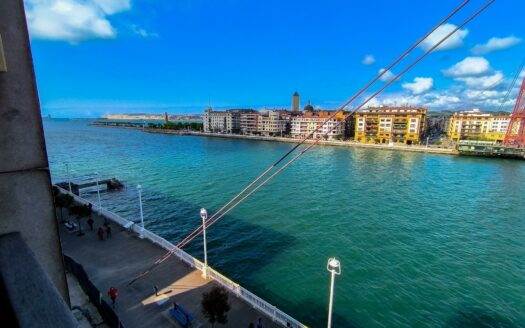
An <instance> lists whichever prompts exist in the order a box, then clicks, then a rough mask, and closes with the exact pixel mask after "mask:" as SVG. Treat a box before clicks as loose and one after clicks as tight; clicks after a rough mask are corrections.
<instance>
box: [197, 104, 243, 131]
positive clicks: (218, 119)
mask: <svg viewBox="0 0 525 328" xmlns="http://www.w3.org/2000/svg"><path fill="white" fill-rule="evenodd" d="M203 125H204V132H207V133H209V132H213V133H238V132H239V130H240V111H239V110H233V109H230V110H227V111H213V110H212V108H211V107H208V108H206V110H205V111H204V117H203Z"/></svg>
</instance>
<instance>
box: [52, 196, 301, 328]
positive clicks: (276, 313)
mask: <svg viewBox="0 0 525 328" xmlns="http://www.w3.org/2000/svg"><path fill="white" fill-rule="evenodd" d="M56 187H57V188H58V189H59V190H60V192H61V193H65V194H69V195H71V196H72V197H73V199H74V200H75V201H76V202H78V203H80V204H82V205H89V204H90V203H91V202H90V201H88V200H87V199H85V198H82V197H80V196H77V195H76V194H73V193H70V192H69V191H68V190H66V189H64V188H62V187H60V186H56ZM93 211H95V212H96V213H97V214H99V215H101V216H104V217H105V218H107V219H109V220H111V221H113V222H115V223H117V224H118V225H120V226H122V227H129V226H131V228H130V229H131V230H132V231H133V232H135V233H136V234H141V233H142V235H143V236H144V238H145V239H148V240H149V241H151V242H152V243H154V244H156V245H158V246H160V247H162V248H164V249H166V250H168V251H172V250H173V249H175V245H174V244H172V243H170V242H169V241H167V240H166V239H164V238H162V237H161V236H159V235H157V234H155V233H153V232H151V231H149V230H147V229H144V230H142V227H140V226H138V225H136V224H134V222H133V221H130V220H127V219H125V218H123V217H121V216H120V215H118V214H116V213H113V212H111V211H109V210H107V209H105V208H103V207H100V208H99V207H98V206H95V205H93ZM173 254H174V255H175V256H177V257H178V258H179V259H180V260H182V261H184V262H185V263H187V264H188V265H189V266H190V267H192V268H195V269H197V270H200V271H203V270H204V263H202V262H201V261H199V260H198V259H196V258H194V257H193V256H191V255H190V254H188V253H186V252H185V251H183V250H182V249H180V248H178V249H176V250H175V251H174V252H173ZM206 272H207V274H208V276H209V277H210V278H211V279H213V280H215V281H216V282H217V283H218V284H219V285H221V286H222V287H224V288H225V289H227V290H229V291H230V292H231V293H232V294H234V295H236V296H237V297H238V298H240V299H241V300H243V301H245V302H246V303H248V304H250V305H251V306H252V307H253V308H255V309H257V310H259V311H261V312H262V313H264V314H266V315H267V316H268V317H270V318H272V320H273V321H275V322H278V323H279V324H281V325H282V326H284V327H286V325H287V324H288V323H290V325H291V326H292V327H296V328H308V327H307V326H306V325H304V324H302V323H301V322H299V321H298V320H296V319H294V318H293V317H291V316H290V315H288V314H286V313H285V312H283V311H281V310H279V309H278V308H277V307H275V306H273V305H272V304H270V303H268V302H267V301H265V300H263V299H262V298H260V297H259V296H257V295H255V294H254V293H252V292H250V291H249V290H247V289H246V288H244V287H242V286H241V285H239V284H238V283H236V282H234V281H232V280H231V279H229V278H228V277H226V276H224V275H223V274H221V273H219V272H218V271H217V270H215V269H213V268H211V267H209V266H208V268H207V270H206Z"/></svg>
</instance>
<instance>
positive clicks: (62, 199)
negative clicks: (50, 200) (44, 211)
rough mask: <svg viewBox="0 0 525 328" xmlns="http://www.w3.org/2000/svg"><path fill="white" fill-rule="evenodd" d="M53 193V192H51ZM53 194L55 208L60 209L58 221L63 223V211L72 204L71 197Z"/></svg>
mask: <svg viewBox="0 0 525 328" xmlns="http://www.w3.org/2000/svg"><path fill="white" fill-rule="evenodd" d="M53 191H54V190H53ZM54 194H55V206H56V207H58V208H59V209H60V221H62V222H63V221H64V216H63V210H64V208H69V207H70V206H71V204H73V197H72V196H71V195H69V194H61V193H60V192H58V193H56V192H55V193H54Z"/></svg>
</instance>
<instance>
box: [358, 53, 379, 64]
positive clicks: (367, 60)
mask: <svg viewBox="0 0 525 328" xmlns="http://www.w3.org/2000/svg"><path fill="white" fill-rule="evenodd" d="M375 62H376V59H375V57H374V56H373V55H366V56H365V58H363V60H362V61H361V63H362V64H363V65H372V64H373V63H375Z"/></svg>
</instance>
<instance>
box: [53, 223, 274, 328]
mask: <svg viewBox="0 0 525 328" xmlns="http://www.w3.org/2000/svg"><path fill="white" fill-rule="evenodd" d="M93 219H94V220H95V224H94V231H89V229H88V228H87V224H86V220H85V219H84V224H83V225H82V226H83V230H85V231H84V232H85V235H84V236H81V237H78V236H77V235H76V232H73V233H71V232H68V231H67V230H66V228H65V227H64V226H61V227H60V238H61V241H62V249H63V252H64V254H66V255H68V256H70V257H72V258H73V259H74V260H75V261H76V262H77V263H79V264H81V265H82V266H83V267H84V269H85V271H86V272H87V274H88V276H89V278H90V279H91V281H92V282H93V283H94V284H95V285H96V286H97V287H98V289H99V290H100V291H101V293H102V294H103V297H105V298H106V300H108V301H109V299H108V296H107V291H108V289H109V288H110V287H112V286H113V287H116V288H117V289H118V290H119V296H118V298H117V305H116V312H117V314H118V315H119V317H120V318H121V320H122V323H123V324H124V326H125V327H126V328H133V327H180V325H179V324H178V322H176V321H174V320H173V319H172V318H171V317H170V316H169V314H168V309H170V308H171V307H172V304H173V302H177V303H179V304H182V305H183V306H184V307H185V308H186V309H187V310H188V311H189V312H190V313H191V314H192V315H193V317H194V318H195V320H194V322H193V325H192V327H194V328H198V327H210V326H211V325H210V324H209V323H208V322H207V319H206V318H205V317H204V316H203V315H202V312H201V300H202V293H204V292H206V291H208V290H209V289H210V288H211V287H212V286H214V285H216V283H215V282H213V281H209V280H205V279H203V278H202V277H201V272H200V271H198V270H194V269H192V268H190V267H189V266H188V265H186V264H185V263H184V262H182V261H180V260H179V259H178V258H176V257H175V256H172V257H171V258H170V259H168V260H167V261H166V262H164V263H163V264H162V265H160V266H159V267H157V268H156V269H155V270H153V271H152V272H151V273H150V274H148V275H147V276H146V277H144V278H143V279H140V280H138V281H137V282H135V283H134V284H133V285H131V286H127V284H128V282H129V281H130V280H131V279H132V278H133V277H135V276H136V274H137V273H140V272H142V271H143V270H145V269H146V268H147V267H149V266H150V265H151V264H152V263H153V262H154V261H155V260H156V259H157V258H159V257H160V256H161V255H163V254H165V252H166V251H165V250H164V249H162V248H160V247H158V246H156V245H155V244H153V243H151V242H149V241H147V240H143V239H140V238H138V237H137V236H136V235H135V234H134V233H132V232H129V231H127V230H124V229H123V228H122V227H120V226H118V225H117V224H114V223H112V224H111V228H112V232H113V233H112V234H113V236H112V238H110V239H104V240H103V241H100V240H99V239H98V237H97V235H96V230H97V229H98V227H100V226H102V224H103V219H102V218H100V217H98V216H97V215H95V214H93ZM75 222H76V220H75ZM86 228H87V229H86ZM154 285H157V286H158V287H159V296H155V293H154V291H153V286H154ZM229 301H230V307H231V309H230V311H229V312H228V323H227V324H225V325H216V327H232V328H233V327H235V328H243V327H248V326H249V323H250V322H253V323H254V324H256V321H257V318H259V317H262V318H263V319H262V320H263V326H264V327H265V328H267V327H268V328H270V327H279V326H278V325H276V324H275V323H273V322H272V321H271V319H270V318H267V317H264V316H263V315H261V314H260V313H258V311H256V310H254V309H253V308H252V307H251V306H250V305H248V304H247V303H245V302H243V301H241V300H239V299H237V298H236V297H235V296H234V295H233V294H230V297H229Z"/></svg>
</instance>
